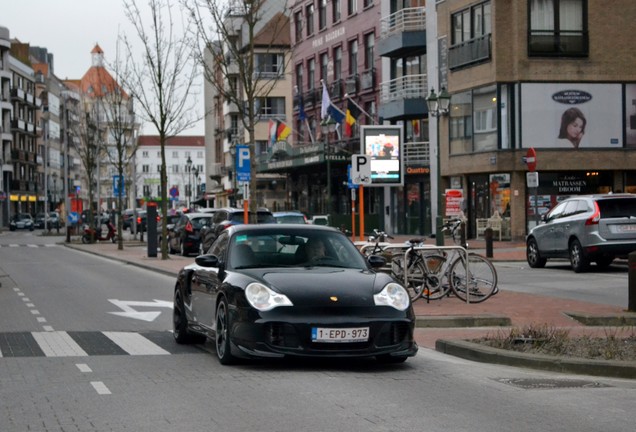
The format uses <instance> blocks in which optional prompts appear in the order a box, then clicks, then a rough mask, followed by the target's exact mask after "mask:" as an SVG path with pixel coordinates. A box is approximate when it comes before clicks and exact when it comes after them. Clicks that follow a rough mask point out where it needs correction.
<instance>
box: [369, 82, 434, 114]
mask: <svg viewBox="0 0 636 432" xmlns="http://www.w3.org/2000/svg"><path fill="white" fill-rule="evenodd" d="M427 88H428V85H427V76H426V74H420V75H405V76H403V77H400V78H396V79H392V80H390V81H385V82H383V83H381V84H380V106H379V109H378V114H379V116H380V117H382V118H383V119H385V120H391V119H400V118H408V117H420V118H421V117H424V116H425V115H426V114H428V108H427V105H426V96H427V95H428V91H427Z"/></svg>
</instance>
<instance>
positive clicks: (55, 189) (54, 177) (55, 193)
mask: <svg viewBox="0 0 636 432" xmlns="http://www.w3.org/2000/svg"><path fill="white" fill-rule="evenodd" d="M53 204H54V205H55V206H57V173H56V172H54V173H53ZM49 206H50V204H49ZM46 211H47V212H48V211H50V208H49V209H46Z"/></svg>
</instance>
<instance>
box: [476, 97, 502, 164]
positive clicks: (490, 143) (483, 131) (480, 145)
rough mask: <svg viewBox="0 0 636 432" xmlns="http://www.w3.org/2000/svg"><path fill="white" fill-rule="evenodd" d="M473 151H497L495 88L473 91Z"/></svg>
mask: <svg viewBox="0 0 636 432" xmlns="http://www.w3.org/2000/svg"><path fill="white" fill-rule="evenodd" d="M473 149H474V151H487V150H497V89H496V88H495V86H489V87H485V88H480V89H476V90H474V91H473Z"/></svg>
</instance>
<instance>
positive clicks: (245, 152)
mask: <svg viewBox="0 0 636 432" xmlns="http://www.w3.org/2000/svg"><path fill="white" fill-rule="evenodd" d="M251 177H252V170H251V165H250V148H249V146H246V145H237V146H236V179H237V180H238V181H240V182H249V181H250V179H251Z"/></svg>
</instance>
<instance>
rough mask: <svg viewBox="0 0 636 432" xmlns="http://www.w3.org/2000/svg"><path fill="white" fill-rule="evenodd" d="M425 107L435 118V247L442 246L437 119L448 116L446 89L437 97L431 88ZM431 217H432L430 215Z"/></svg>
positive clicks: (442, 203) (441, 199)
mask: <svg viewBox="0 0 636 432" xmlns="http://www.w3.org/2000/svg"><path fill="white" fill-rule="evenodd" d="M426 105H428V114H429V115H432V116H433V117H436V118H437V142H436V145H437V161H436V163H437V175H436V183H437V215H436V216H437V217H436V218H435V245H436V246H444V233H443V232H442V225H443V223H444V221H443V219H444V218H443V215H442V208H443V207H444V194H442V190H441V188H442V173H441V163H440V160H441V158H442V155H441V151H440V149H441V145H440V142H439V136H440V133H439V118H440V117H443V116H447V115H448V111H449V107H450V94H448V92H447V91H446V87H442V91H441V92H440V93H439V95H436V94H435V89H434V88H431V92H430V93H429V95H428V97H427V98H426ZM431 216H432V215H431Z"/></svg>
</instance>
